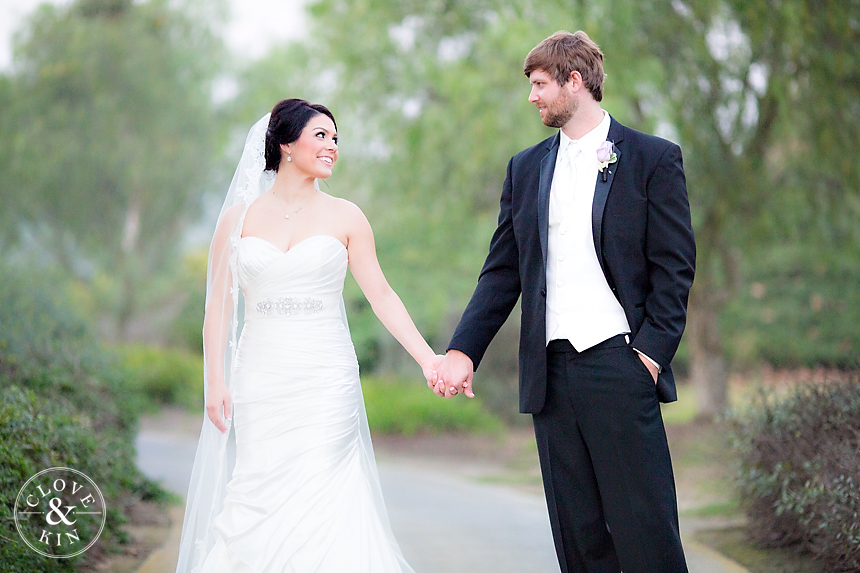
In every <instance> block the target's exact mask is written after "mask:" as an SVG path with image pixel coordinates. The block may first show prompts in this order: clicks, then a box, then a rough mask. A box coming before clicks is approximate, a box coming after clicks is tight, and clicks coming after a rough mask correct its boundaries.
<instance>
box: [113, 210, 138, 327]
mask: <svg viewBox="0 0 860 573" xmlns="http://www.w3.org/2000/svg"><path fill="white" fill-rule="evenodd" d="M139 239H140V206H139V204H138V202H137V201H136V200H134V198H132V200H131V201H130V205H129V208H128V212H127V213H126V218H125V229H124V231H123V237H122V242H121V244H120V248H121V254H120V256H121V260H120V264H119V268H120V272H121V278H122V284H121V286H120V289H121V290H120V300H119V309H118V311H117V337H118V339H119V340H122V341H128V339H129V326H130V325H131V320H132V318H133V317H134V313H135V311H136V310H137V277H138V276H139V274H140V273H139V269H137V268H136V266H135V265H136V264H137V263H138V261H137V257H135V254H136V252H137V248H138V242H139Z"/></svg>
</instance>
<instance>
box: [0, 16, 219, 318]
mask: <svg viewBox="0 0 860 573" xmlns="http://www.w3.org/2000/svg"><path fill="white" fill-rule="evenodd" d="M187 13H188V8H187V7H185V8H184V10H180V9H176V8H174V7H173V3H169V2H167V1H163V0H150V1H148V2H132V1H131V0H79V1H78V2H76V3H74V4H71V5H69V6H65V7H55V6H50V5H44V6H42V7H40V8H39V9H38V10H37V11H36V13H35V14H34V15H33V16H32V17H31V19H30V21H29V22H28V24H27V26H26V28H25V29H24V31H23V32H22V34H21V35H19V40H18V45H17V46H16V50H15V58H14V72H13V73H12V75H11V77H8V78H3V81H2V83H0V86H2V87H0V101H2V102H3V103H4V104H7V105H3V106H2V111H0V118H2V119H0V129H2V134H0V139H2V140H4V144H3V146H4V148H3V149H2V156H3V157H4V159H3V161H4V163H6V165H4V178H3V181H2V182H0V193H2V197H3V202H4V204H5V205H7V206H10V207H11V208H10V209H9V211H7V212H6V217H5V218H6V220H5V221H4V223H5V224H4V235H5V238H6V239H7V240H10V241H15V240H18V241H22V242H23V243H24V246H25V247H26V248H31V249H33V250H36V251H38V252H41V253H49V254H50V255H52V256H53V257H54V258H55V259H56V260H57V261H58V262H59V263H60V264H61V265H62V266H63V267H65V268H66V269H67V270H70V271H72V272H75V273H76V274H78V275H84V276H86V277H87V278H92V277H93V276H94V275H97V274H103V275H107V276H108V277H111V279H110V280H111V281H113V282H115V283H117V284H118V285H119V286H118V295H117V303H116V307H115V308H114V309H113V310H114V313H115V314H116V315H117V317H118V319H119V322H120V324H121V326H122V325H124V324H125V323H127V322H128V320H129V319H130V318H131V317H132V316H133V314H134V312H135V311H136V310H137V308H138V306H139V300H138V299H139V293H138V285H139V283H140V282H143V281H146V280H147V278H148V277H151V276H152V274H153V273H157V272H158V270H159V269H163V268H164V267H165V266H166V265H169V264H170V263H171V262H172V257H171V254H172V253H173V252H175V251H176V248H177V247H178V246H179V244H180V240H179V239H180V237H181V235H182V233H183V232H184V226H185V225H187V223H188V222H189V219H191V218H192V217H194V216H195V214H196V212H197V210H198V208H199V205H198V203H199V197H200V194H201V191H202V189H203V186H204V185H205V184H206V183H207V178H208V177H209V174H210V168H209V166H210V165H211V159H212V156H213V154H214V152H215V150H216V149H217V147H218V145H217V136H218V133H219V130H218V129H217V128H216V125H217V124H216V122H214V121H213V108H212V103H211V100H212V97H211V87H210V86H211V81H212V78H213V76H214V74H215V72H216V70H217V69H218V68H217V60H216V59H215V58H217V56H218V49H219V48H218V42H217V41H216V40H215V38H214V37H213V36H212V35H211V33H210V32H209V30H208V28H207V27H206V25H205V24H206V23H205V20H201V19H200V18H195V17H191V16H189V15H188V14H187ZM33 245H36V247H35V248H34V247H33ZM105 302H107V303H108V306H109V300H108V301H105Z"/></svg>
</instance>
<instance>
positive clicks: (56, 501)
mask: <svg viewBox="0 0 860 573" xmlns="http://www.w3.org/2000/svg"><path fill="white" fill-rule="evenodd" d="M62 503H63V501H62V500H61V499H60V498H59V497H55V498H53V499H52V500H51V501H49V502H48V505H49V506H50V507H51V511H49V512H48V515H46V516H45V521H47V522H48V524H49V525H59V523H60V522H61V521H62V522H63V523H65V524H66V525H72V524H73V523H75V522H76V521H77V519H76V520H75V521H69V520H68V519H66V516H67V515H69V512H70V511H72V510H73V509H75V506H74V505H67V506H66V513H65V514H64V513H63V512H62V511H61V510H60V507H61V504H62ZM52 513H56V514H57V516H59V519H58V520H56V521H52V520H51V514H52Z"/></svg>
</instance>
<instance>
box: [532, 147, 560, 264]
mask: <svg viewBox="0 0 860 573" xmlns="http://www.w3.org/2000/svg"><path fill="white" fill-rule="evenodd" d="M560 138H561V136H560V135H556V136H555V138H553V140H552V144H551V145H550V148H549V151H548V152H547V154H546V155H545V156H544V158H543V159H542V160H541V162H540V183H539V184H538V209H537V212H538V232H539V234H540V248H541V252H542V253H543V268H544V271H546V249H547V242H548V240H549V239H548V235H549V192H550V189H552V174H553V172H554V171H555V159H556V157H557V156H558V143H559V139H560Z"/></svg>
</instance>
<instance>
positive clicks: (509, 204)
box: [448, 119, 696, 414]
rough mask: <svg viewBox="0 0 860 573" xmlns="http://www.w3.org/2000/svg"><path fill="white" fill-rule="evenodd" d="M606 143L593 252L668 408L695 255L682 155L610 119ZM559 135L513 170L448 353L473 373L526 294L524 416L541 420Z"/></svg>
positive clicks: (519, 159)
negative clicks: (463, 358) (468, 363)
mask: <svg viewBox="0 0 860 573" xmlns="http://www.w3.org/2000/svg"><path fill="white" fill-rule="evenodd" d="M608 139H609V140H610V141H612V142H613V143H614V145H615V152H616V155H617V157H618V160H617V162H616V163H613V164H610V165H609V167H608V173H607V177H606V181H605V182H604V181H603V176H602V174H598V176H597V180H596V183H595V189H594V202H593V205H592V221H591V223H592V233H593V236H594V248H595V251H596V253H597V258H598V260H599V262H600V266H601V268H602V269H603V274H604V275H605V276H606V280H607V282H608V283H609V287H610V288H611V289H612V292H613V293H614V294H615V296H616V297H617V298H618V301H619V302H620V303H621V306H622V308H623V309H624V313H625V314H626V315H627V322H628V324H629V325H630V329H631V339H632V346H633V347H635V348H636V349H638V350H639V351H641V352H643V353H645V354H647V355H648V356H650V357H651V358H652V359H654V360H655V361H656V362H657V363H659V364H660V365H661V366H662V367H663V370H662V372H661V373H660V376H659V378H658V382H657V394H658V397H659V399H660V401H662V402H671V401H674V400H676V399H677V392H676V390H675V379H674V377H673V375H672V368H671V362H672V358H673V356H674V355H675V351H676V350H677V349H678V344H679V342H680V341H681V334H682V332H683V331H684V325H685V323H686V315H687V296H688V292H689V290H690V286H691V285H692V284H693V274H694V269H695V257H696V246H695V241H694V239H693V227H692V223H691V221H690V205H689V203H688V201H687V187H686V182H685V179H684V168H683V165H682V162H681V149H680V148H679V147H678V146H677V145H675V144H674V143H671V142H669V141H666V140H664V139H660V138H658V137H654V136H651V135H647V134H644V133H641V132H638V131H635V130H633V129H630V128H628V127H625V126H623V125H621V124H620V123H618V122H617V121H615V119H612V122H611V125H610V128H609V137H608ZM558 144H559V135H558V134H556V135H554V136H553V137H550V138H548V139H546V140H544V141H542V142H541V143H539V144H537V145H535V146H534V147H530V148H528V149H526V150H524V151H521V152H520V153H518V154H517V155H515V156H514V157H512V158H511V160H510V162H509V163H508V169H507V177H506V178H505V185H504V187H503V189H502V198H501V212H500V213H499V224H498V227H497V229H496V232H495V233H494V235H493V238H492V241H491V242H490V251H489V254H488V255H487V259H486V262H485V263H484V267H483V269H482V270H481V274H480V277H479V279H478V286H477V288H476V289H475V292H474V294H473V295H472V299H471V300H470V301H469V304H468V306H467V307H466V310H465V311H464V313H463V317H462V318H461V319H460V323H459V325H458V326H457V329H456V331H455V332H454V336H453V338H452V339H451V343H450V344H449V347H448V348H449V349H455V350H459V351H461V352H463V353H465V354H466V355H468V356H469V357H470V358H471V359H472V362H473V363H474V367H475V369H477V368H478V365H479V364H480V362H481V358H482V357H483V355H484V352H485V351H486V349H487V346H489V344H490V341H491V340H492V339H493V337H494V336H495V335H496V333H497V332H498V330H499V328H500V327H501V326H502V324H503V323H504V322H505V320H506V319H507V317H508V315H509V314H510V313H511V310H513V308H514V306H515V305H516V302H517V299H518V298H519V296H520V294H522V317H521V330H520V355H519V369H520V411H521V412H523V413H532V414H535V413H539V412H540V411H541V409H542V408H543V405H544V398H545V395H546V375H547V359H546V261H547V258H546V254H547V234H548V229H549V193H550V188H551V185H552V177H553V171H554V169H555V162H556V156H557V154H558Z"/></svg>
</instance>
